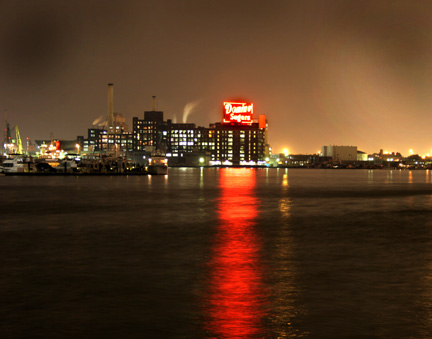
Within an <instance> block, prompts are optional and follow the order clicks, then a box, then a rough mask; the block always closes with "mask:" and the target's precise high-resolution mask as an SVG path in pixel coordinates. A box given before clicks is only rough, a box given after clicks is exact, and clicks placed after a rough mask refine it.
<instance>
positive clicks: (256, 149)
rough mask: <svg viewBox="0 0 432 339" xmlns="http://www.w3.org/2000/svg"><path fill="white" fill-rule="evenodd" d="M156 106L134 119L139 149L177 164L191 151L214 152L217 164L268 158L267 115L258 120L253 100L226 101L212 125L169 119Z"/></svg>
mask: <svg viewBox="0 0 432 339" xmlns="http://www.w3.org/2000/svg"><path fill="white" fill-rule="evenodd" d="M153 109H154V110H153V111H148V112H145V113H144V119H143V120H140V119H138V118H134V119H133V135H134V150H136V151H145V150H146V151H151V152H154V151H160V152H162V153H165V154H166V155H167V157H168V158H172V159H170V160H169V161H170V162H171V163H177V164H181V163H184V161H182V160H178V158H182V157H184V156H186V155H188V157H189V158H190V155H191V154H196V156H197V157H204V158H206V159H207V157H208V155H210V156H209V157H208V158H209V159H211V160H210V161H211V162H212V163H214V164H224V163H230V164H233V165H246V164H258V162H259V161H264V159H265V156H266V146H267V145H266V137H267V135H266V131H267V122H266V120H265V116H263V115H262V116H260V119H259V122H254V120H253V116H252V114H253V104H248V103H232V102H225V103H224V114H223V118H222V122H220V123H215V124H211V125H210V126H209V127H208V128H206V127H200V126H196V125H195V124H193V123H173V122H172V121H171V120H167V121H166V122H165V121H164V120H163V112H160V111H156V110H155V105H154V107H153ZM149 146H151V147H149ZM176 158H177V159H176ZM190 159H192V158H190Z"/></svg>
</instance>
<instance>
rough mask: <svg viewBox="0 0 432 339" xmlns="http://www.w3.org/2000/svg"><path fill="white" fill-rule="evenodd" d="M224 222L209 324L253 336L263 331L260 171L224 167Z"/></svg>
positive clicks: (232, 334)
mask: <svg viewBox="0 0 432 339" xmlns="http://www.w3.org/2000/svg"><path fill="white" fill-rule="evenodd" d="M219 184H220V189H221V196H220V199H219V202H218V212H219V221H220V223H219V227H218V229H217V235H216V243H215V246H214V247H213V258H212V260H211V262H210V269H211V272H210V282H209V283H210V295H209V297H208V300H207V307H208V308H207V313H208V315H209V321H208V323H207V326H206V327H207V329H208V330H210V331H211V332H212V334H213V335H214V336H215V337H217V338H250V337H255V336H259V335H260V333H261V329H260V328H261V321H262V318H263V316H264V312H263V299H264V294H263V289H262V282H261V272H260V263H259V253H258V251H259V243H258V239H257V235H256V233H255V230H254V225H255V218H256V217H257V214H258V212H257V209H256V205H257V202H258V201H257V198H256V197H254V188H255V172H254V171H253V170H249V169H221V171H220V183H219Z"/></svg>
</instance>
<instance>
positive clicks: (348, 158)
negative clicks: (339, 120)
mask: <svg viewBox="0 0 432 339" xmlns="http://www.w3.org/2000/svg"><path fill="white" fill-rule="evenodd" d="M321 156H323V157H331V158H332V161H333V163H343V162H355V161H357V146H322V147H321Z"/></svg>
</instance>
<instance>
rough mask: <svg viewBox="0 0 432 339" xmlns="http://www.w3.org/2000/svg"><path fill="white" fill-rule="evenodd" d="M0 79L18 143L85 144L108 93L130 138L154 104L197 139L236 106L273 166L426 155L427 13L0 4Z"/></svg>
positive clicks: (422, 4) (327, 6)
mask: <svg viewBox="0 0 432 339" xmlns="http://www.w3.org/2000/svg"><path fill="white" fill-rule="evenodd" d="M0 75H1V76H0V112H1V119H0V126H1V127H2V129H3V128H4V118H3V116H4V111H5V110H7V119H8V121H9V122H10V124H11V126H12V127H13V126H15V125H18V126H19V129H20V132H21V136H22V137H23V138H24V137H30V138H31V139H45V138H49V137H50V135H51V134H52V135H53V136H54V138H59V139H75V138H76V136H77V135H86V134H87V129H88V128H90V127H91V126H92V123H93V121H94V120H96V119H97V118H98V117H100V116H101V115H106V111H107V84H108V83H114V111H115V112H119V113H122V114H124V116H125V117H126V120H127V123H128V124H129V126H130V127H131V123H132V117H134V116H137V117H139V118H143V111H144V110H150V109H151V108H152V100H151V97H152V95H156V96H157V98H158V99H157V100H158V109H160V110H163V111H164V113H165V119H173V120H175V121H177V122H183V121H184V118H185V115H187V116H186V118H187V122H194V123H196V124H197V125H200V126H205V127H208V125H209V123H214V122H217V121H220V120H221V114H222V102H223V101H224V100H228V99H232V98H243V99H245V100H248V101H251V102H253V103H254V105H255V114H256V115H258V114H266V115H267V119H268V122H269V141H270V144H271V146H272V148H273V152H274V153H276V152H280V151H282V149H284V148H288V149H289V151H290V152H291V153H315V152H316V151H318V150H319V149H320V148H321V146H322V145H356V146H358V147H359V149H360V150H362V151H365V152H369V153H372V152H378V151H379V149H380V148H383V149H384V150H387V151H400V152H401V153H402V154H403V155H408V151H409V149H413V150H414V152H415V153H419V154H426V153H431V154H432V136H431V133H430V125H431V123H432V117H431V114H430V113H431V111H432V95H431V94H432V93H431V91H432V2H431V1H351V0H346V1H336V0H335V1H331V0H328V1H324V0H322V1H313V0H308V1H205V0H198V1H174V0H173V1H161V0H155V1H144V0H143V1H102V0H101V1H89V0H85V1H80V0H78V1H77V0H74V1H66V0H64V1H63V0H53V1H43V0H37V1H36V0H33V1H24V0H7V1H4V0H3V1H0ZM186 111H187V113H186V114H185V112H186ZM2 138H3V136H2Z"/></svg>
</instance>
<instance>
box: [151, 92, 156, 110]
mask: <svg viewBox="0 0 432 339" xmlns="http://www.w3.org/2000/svg"><path fill="white" fill-rule="evenodd" d="M152 99H153V112H156V96H155V95H153V96H152Z"/></svg>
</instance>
